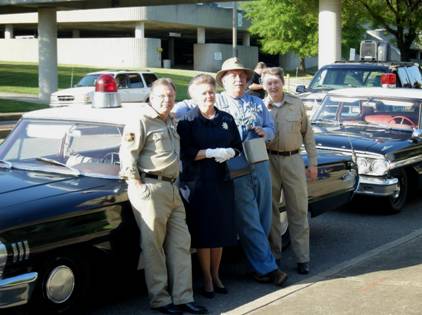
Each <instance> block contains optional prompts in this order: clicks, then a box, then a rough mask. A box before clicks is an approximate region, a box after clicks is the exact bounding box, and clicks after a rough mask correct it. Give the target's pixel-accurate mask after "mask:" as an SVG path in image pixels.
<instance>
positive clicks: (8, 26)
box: [4, 24, 13, 39]
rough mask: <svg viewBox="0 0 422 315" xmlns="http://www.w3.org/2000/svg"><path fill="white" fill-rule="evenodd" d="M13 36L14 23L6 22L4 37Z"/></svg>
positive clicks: (10, 37) (9, 37)
mask: <svg viewBox="0 0 422 315" xmlns="http://www.w3.org/2000/svg"><path fill="white" fill-rule="evenodd" d="M12 38H13V25H12V24H6V26H5V28H4V39H12Z"/></svg>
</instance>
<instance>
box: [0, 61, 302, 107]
mask: <svg viewBox="0 0 422 315" xmlns="http://www.w3.org/2000/svg"><path fill="white" fill-rule="evenodd" d="M103 69H104V68H89V67H82V66H79V67H77V66H59V68H58V74H59V78H58V80H59V81H58V85H59V89H64V88H68V87H71V86H72V84H73V85H74V84H76V83H77V82H78V81H79V80H80V78H81V77H82V76H84V75H85V74H86V73H88V72H93V71H99V70H103ZM149 70H151V71H152V72H154V73H156V74H157V75H158V76H159V77H168V78H171V79H172V80H173V81H174V83H175V84H176V89H177V100H178V101H181V100H184V99H186V98H188V96H187V87H188V83H189V81H190V79H191V78H192V77H193V76H195V75H196V74H198V73H201V72H200V71H193V70H181V69H163V68H149ZM210 74H212V75H214V74H213V73H210ZM289 74H290V75H291V76H292V77H293V76H294V74H293V73H289ZM38 91H39V89H38V65H37V64H29V63H12V62H0V92H11V93H26V94H34V95H37V94H38ZM16 104H17V105H16V106H18V107H16V108H15V109H14V110H13V111H20V110H19V109H17V108H27V107H26V106H27V104H26V103H21V102H16ZM19 104H22V105H19ZM7 107H8V106H3V105H1V106H0V112H2V111H3V112H4V110H3V108H7Z"/></svg>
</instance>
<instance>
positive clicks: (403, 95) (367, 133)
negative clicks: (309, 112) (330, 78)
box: [312, 88, 422, 212]
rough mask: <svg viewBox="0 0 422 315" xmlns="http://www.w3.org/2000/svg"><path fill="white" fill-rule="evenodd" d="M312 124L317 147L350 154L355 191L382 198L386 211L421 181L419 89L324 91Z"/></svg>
mask: <svg viewBox="0 0 422 315" xmlns="http://www.w3.org/2000/svg"><path fill="white" fill-rule="evenodd" d="M312 123H313V126H314V131H315V138H316V143H317V147H318V148H319V149H322V150H334V151H337V152H342V153H346V154H350V155H353V156H355V159H356V163H357V166H358V171H359V178H360V185H359V188H358V190H357V193H358V194H365V195H370V196H378V197H383V198H382V201H383V202H384V203H385V206H386V208H385V209H389V210H390V211H391V212H398V211H400V209H401V208H402V207H403V206H404V204H405V202H406V199H407V196H408V192H409V190H410V189H411V188H415V187H417V186H418V185H419V186H420V184H421V183H422V130H421V125H422V90H420V89H406V88H403V89H388V88H356V89H341V90H335V91H331V92H328V94H327V96H326V97H325V98H324V100H323V102H322V104H321V107H320V109H319V110H318V111H317V112H316V113H315V114H314V116H313V118H312Z"/></svg>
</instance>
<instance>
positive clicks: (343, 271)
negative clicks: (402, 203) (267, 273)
mask: <svg viewBox="0 0 422 315" xmlns="http://www.w3.org/2000/svg"><path fill="white" fill-rule="evenodd" d="M421 210H422V209H421ZM421 262H422V229H418V230H416V231H414V232H413V233H410V234H409V235H406V236H404V237H402V238H400V239H398V240H395V241H393V242H390V243H387V244H385V245H382V246H380V247H378V248H375V249H373V250H370V251H368V252H366V253H365V254H363V255H360V256H358V257H356V258H354V259H352V260H350V261H347V262H345V263H342V264H339V265H337V266H335V267H333V268H331V269H329V270H327V271H324V272H321V273H319V274H318V275H315V276H313V277H311V278H308V279H306V280H304V281H302V282H299V283H296V284H294V285H292V286H289V287H287V288H285V289H281V290H278V291H275V292H273V293H271V294H268V295H266V296H263V297H262V298H259V299H257V300H254V301H252V302H250V303H247V304H245V305H242V306H240V307H238V308H236V309H234V310H231V311H228V312H226V313H223V314H230V315H240V314H262V315H273V314H274V315H275V314H294V315H301V314H303V315H305V314H306V315H308V314H321V315H327V314H336V315H340V314H359V315H365V314H368V315H384V314H422V264H421Z"/></svg>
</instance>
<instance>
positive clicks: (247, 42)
mask: <svg viewBox="0 0 422 315" xmlns="http://www.w3.org/2000/svg"><path fill="white" fill-rule="evenodd" d="M242 45H243V46H248V47H249V46H251V35H250V34H249V33H248V32H245V33H243V37H242Z"/></svg>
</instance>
